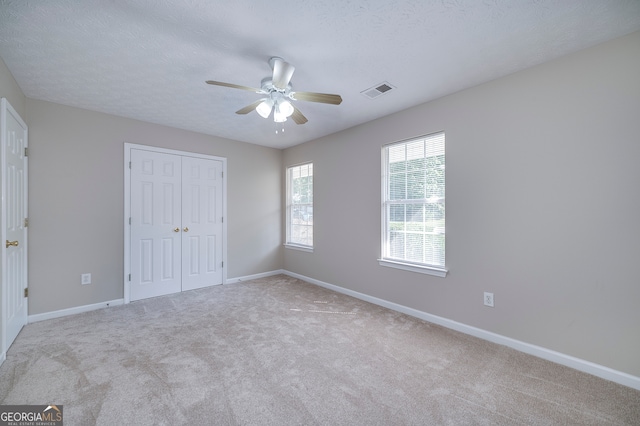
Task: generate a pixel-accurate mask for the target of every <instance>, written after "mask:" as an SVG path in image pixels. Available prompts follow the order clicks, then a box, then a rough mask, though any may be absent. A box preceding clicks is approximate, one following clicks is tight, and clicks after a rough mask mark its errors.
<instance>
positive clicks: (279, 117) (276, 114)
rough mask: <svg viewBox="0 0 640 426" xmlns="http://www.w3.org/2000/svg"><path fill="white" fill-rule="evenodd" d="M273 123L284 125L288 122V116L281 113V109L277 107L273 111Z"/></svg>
mask: <svg viewBox="0 0 640 426" xmlns="http://www.w3.org/2000/svg"><path fill="white" fill-rule="evenodd" d="M273 121H275V122H276V123H284V122H285V121H287V116H286V115H284V114H283V113H282V112H280V108H278V106H277V105H276V109H275V110H274V111H273Z"/></svg>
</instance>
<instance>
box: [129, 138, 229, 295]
mask: <svg viewBox="0 0 640 426" xmlns="http://www.w3.org/2000/svg"><path fill="white" fill-rule="evenodd" d="M132 149H140V150H146V151H151V152H160V153H164V154H173V155H181V156H184V157H195V158H203V159H207V160H217V161H221V162H222V173H223V179H222V217H223V219H224V220H223V222H222V262H223V265H224V267H223V268H222V284H226V283H227V270H228V269H229V262H228V261H227V223H228V222H229V220H228V216H227V158H226V157H217V156H215V155H209V154H198V153H195V152H188V151H179V150H175V149H167V148H159V147H155V146H149V145H140V144H134V143H128V142H125V143H124V222H123V227H124V275H123V277H122V281H123V288H124V299H123V300H124V303H125V304H126V303H129V302H130V301H131V300H130V295H131V290H130V281H129V274H131V253H130V252H131V226H130V225H129V217H131V169H130V168H129V163H130V162H131V150H132Z"/></svg>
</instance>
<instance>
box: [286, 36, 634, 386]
mask: <svg viewBox="0 0 640 426" xmlns="http://www.w3.org/2000/svg"><path fill="white" fill-rule="evenodd" d="M638 52H640V33H634V34H632V35H630V36H627V37H623V38H620V39H617V40H614V41H611V42H608V43H605V44H602V45H599V46H596V47H594V48H591V49H588V50H585V51H582V52H579V53H578V54H574V55H572V56H568V57H565V58H562V59H559V60H556V61H553V62H550V63H547V64H544V65H542V66H538V67H535V68H532V69H529V70H527V71H524V72H520V73H517V74H513V75H510V76H508V77H506V78H502V79H499V80H496V81H493V82H490V83H488V84H484V85H482V86H478V87H475V88H472V89H469V90H465V91H462V92H459V93H457V94H454V95H452V96H448V97H445V98H442V99H439V100H436V101H434V102H430V103H427V104H423V105H420V106H416V107H414V108H411V109H408V110H405V111H403V112H400V113H397V114H395V115H392V116H388V117H385V118H382V119H379V120H376V121H374V122H370V123H367V124H365V125H362V126H359V127H356V128H352V129H349V130H347V131H344V132H341V133H338V134H334V135H332V136H328V137H325V138H323V139H320V140H316V141H312V142H308V143H305V144H302V145H298V146H295V147H292V148H289V149H286V150H285V152H284V164H283V166H288V165H292V164H296V163H300V162H302V161H313V163H314V175H315V176H314V227H315V229H314V244H315V250H314V252H313V253H305V252H300V251H294V250H289V249H285V253H284V268H285V269H287V270H289V271H292V272H295V273H298V274H301V275H305V276H308V277H311V278H314V279H316V280H320V281H324V282H327V283H329V284H334V285H337V286H341V287H344V288H347V289H350V290H354V291H357V292H361V293H365V294H367V295H371V296H374V297H378V298H381V299H385V300H388V301H391V302H395V303H398V304H401V305H405V306H407V307H411V308H414V309H418V310H420V311H423V312H427V313H430V314H434V315H438V316H441V317H444V318H448V319H451V320H454V321H458V322H461V323H464V324H468V325H470V326H474V327H478V328H481V329H484V330H488V331H491V332H495V333H498V334H501V335H504V336H508V337H511V338H514V339H517V340H520V341H524V342H528V343H531V344H534V345H539V346H542V347H545V348H548V349H551V350H555V351H558V352H561V353H564V354H567V355H571V356H575V357H578V358H581V359H584V360H588V361H592V362H595V363H597V364H601V365H604V366H608V367H611V368H613V369H616V370H619V371H623V372H626V373H629V374H632V375H635V376H640V361H639V360H640V338H639V336H640V334H639V333H640V308H639V307H638V303H639V302H640V275H639V273H638V260H639V259H638V255H639V254H640V189H639V184H640V165H639V162H640V77H639V76H640V55H639V54H638ZM399 90H410V88H405V89H403V88H399ZM389 96H393V94H390V95H389ZM373 102H384V97H383V98H379V99H377V100H375V101H373ZM442 130H443V131H445V132H446V161H447V164H446V167H447V169H446V179H447V182H446V185H447V199H446V208H447V216H446V219H447V224H446V228H447V252H446V256H447V267H448V269H449V271H450V272H449V275H448V276H447V277H446V278H437V277H432V276H428V275H423V274H417V273H413V272H405V271H400V270H395V269H391V268H385V267H382V266H379V265H378V263H377V261H376V259H377V258H378V257H379V253H380V202H381V197H380V193H381V189H380V175H381V170H380V161H381V160H380V155H381V146H382V145H383V144H387V143H389V142H394V141H398V140H402V139H405V138H410V137H413V136H418V135H424V134H428V133H432V132H437V131H442ZM484 291H490V292H493V293H494V294H495V308H487V307H484V306H483V304H482V300H483V299H482V297H483V292H484Z"/></svg>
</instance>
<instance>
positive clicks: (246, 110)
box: [236, 99, 264, 114]
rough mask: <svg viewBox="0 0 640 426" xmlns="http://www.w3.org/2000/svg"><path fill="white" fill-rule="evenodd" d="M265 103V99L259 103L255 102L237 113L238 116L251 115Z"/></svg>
mask: <svg viewBox="0 0 640 426" xmlns="http://www.w3.org/2000/svg"><path fill="white" fill-rule="evenodd" d="M262 101H264V99H260V100H259V101H255V102H254V103H252V104H251V105H247V106H246V107H244V108H241V109H239V110H237V111H236V114H249V113H250V112H251V111H253V110H255V109H256V107H257V106H258V105H260V104H261V103H262Z"/></svg>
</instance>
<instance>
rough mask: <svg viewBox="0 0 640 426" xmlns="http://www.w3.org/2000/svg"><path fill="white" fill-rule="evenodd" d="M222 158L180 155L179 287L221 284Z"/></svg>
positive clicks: (191, 287)
mask: <svg viewBox="0 0 640 426" xmlns="http://www.w3.org/2000/svg"><path fill="white" fill-rule="evenodd" d="M222 220H223V219H222V161H216V160H208V159H202V158H194V157H182V290H192V289H195V288H201V287H206V286H210V285H216V284H222V266H223V265H222Z"/></svg>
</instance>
